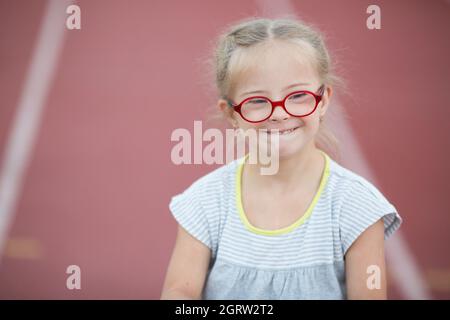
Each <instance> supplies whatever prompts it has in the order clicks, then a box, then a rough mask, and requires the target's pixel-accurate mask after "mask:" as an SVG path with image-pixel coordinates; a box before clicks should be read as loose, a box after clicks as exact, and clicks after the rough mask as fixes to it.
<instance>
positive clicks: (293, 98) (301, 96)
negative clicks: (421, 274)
mask: <svg viewBox="0 0 450 320" xmlns="http://www.w3.org/2000/svg"><path fill="white" fill-rule="evenodd" d="M305 96H306V94H304V93H296V94H293V95H292V96H290V97H289V100H298V99H302V98H304V97H305Z"/></svg>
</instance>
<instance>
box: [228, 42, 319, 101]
mask: <svg viewBox="0 0 450 320" xmlns="http://www.w3.org/2000/svg"><path fill="white" fill-rule="evenodd" d="M315 65H316V64H315V57H314V52H313V49H312V47H311V46H310V45H309V44H307V43H300V44H299V43H289V42H287V41H273V42H271V43H268V44H262V45H257V46H253V47H250V48H245V49H241V50H239V51H238V52H236V53H235V55H234V56H233V57H232V59H231V61H230V92H232V93H233V94H239V92H243V91H245V90H248V89H252V90H259V89H260V90H267V91H269V90H278V89H281V88H284V87H286V86H288V85H290V84H292V83H297V82H309V83H316V82H318V81H319V80H318V75H317V72H316V68H315Z"/></svg>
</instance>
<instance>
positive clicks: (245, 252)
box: [169, 152, 402, 300]
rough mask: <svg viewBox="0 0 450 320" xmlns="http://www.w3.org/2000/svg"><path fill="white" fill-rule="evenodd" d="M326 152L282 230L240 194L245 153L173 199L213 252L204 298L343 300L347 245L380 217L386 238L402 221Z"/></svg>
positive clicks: (177, 214)
mask: <svg viewBox="0 0 450 320" xmlns="http://www.w3.org/2000/svg"><path fill="white" fill-rule="evenodd" d="M322 154H323V155H324V157H325V159H326V165H325V170H324V172H323V174H322V178H321V182H320V186H319V189H318V191H317V193H316V195H315V197H314V199H313V201H312V202H311V204H310V205H309V207H308V209H307V211H306V212H305V214H304V215H303V216H302V217H301V218H300V219H298V220H297V221H296V222H294V223H293V224H291V225H290V226H288V227H285V228H282V229H277V230H264V229H260V228H257V227H255V226H252V225H251V223H250V222H249V221H248V219H247V217H246V215H245V212H244V210H243V207H242V202H241V191H240V190H241V189H240V188H241V174H242V167H243V162H244V158H240V159H237V160H234V161H232V162H230V163H228V164H225V165H223V166H221V167H219V168H217V169H215V170H214V171H212V172H210V173H208V174H206V175H204V176H203V177H201V178H199V179H198V180H196V181H195V182H193V183H192V184H191V185H190V186H189V187H188V188H187V189H186V190H185V191H184V192H182V193H180V194H178V195H175V196H173V197H172V199H171V201H170V204H169V208H170V211H171V213H172V215H173V216H174V218H175V219H176V221H177V222H178V223H179V224H180V225H181V226H182V227H183V228H184V229H185V230H186V231H188V232H189V233H190V234H191V235H192V236H193V237H195V238H196V239H198V240H199V241H201V242H202V243H204V244H205V245H206V246H207V247H208V248H210V250H211V262H210V266H209V270H208V274H207V278H206V282H205V287H204V290H203V299H232V300H246V299H261V300H262V299H274V300H275V299H346V296H347V295H346V286H345V263H344V256H345V253H346V251H347V250H348V248H349V247H350V246H351V244H352V243H353V242H354V241H355V240H356V239H357V238H358V236H359V235H360V234H361V233H362V232H363V231H364V230H365V229H367V228H368V227H369V226H370V225H372V224H374V223H375V222H376V221H378V220H379V219H381V218H383V220H384V227H385V239H387V238H388V237H389V236H391V235H392V234H393V233H394V232H395V231H396V230H397V229H398V228H399V227H400V224H401V223H402V218H401V217H400V215H399V214H398V212H397V210H396V208H395V207H394V205H392V204H391V203H390V202H389V201H388V200H387V199H386V198H385V197H384V196H383V195H382V193H381V192H380V191H379V190H378V189H377V188H376V187H375V186H374V185H373V184H371V183H370V182H369V181H367V180H366V179H365V178H363V177H362V176H360V175H358V174H356V173H354V172H352V171H350V170H348V169H346V168H344V167H343V166H341V165H340V164H338V163H337V162H335V161H334V160H333V159H331V158H330V157H329V156H328V155H327V154H326V153H325V152H322Z"/></svg>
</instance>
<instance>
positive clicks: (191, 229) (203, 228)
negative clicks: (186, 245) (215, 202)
mask: <svg viewBox="0 0 450 320" xmlns="http://www.w3.org/2000/svg"><path fill="white" fill-rule="evenodd" d="M194 187H195V186H194ZM169 208H170V211H171V213H172V215H173V217H174V218H175V220H176V221H177V222H178V223H179V224H180V225H181V226H182V227H183V228H184V229H185V230H186V231H187V232H188V233H189V234H191V235H192V236H193V237H194V238H196V239H197V240H199V241H201V242H202V243H203V244H205V245H206V246H207V247H208V248H210V249H211V248H212V241H211V236H210V230H209V227H208V220H207V216H206V212H205V210H204V209H203V207H202V205H201V203H200V201H199V196H198V194H197V192H196V190H195V188H193V186H191V187H190V188H188V189H186V190H185V191H184V192H183V193H181V194H178V195H175V196H173V197H172V199H171V201H170V204H169Z"/></svg>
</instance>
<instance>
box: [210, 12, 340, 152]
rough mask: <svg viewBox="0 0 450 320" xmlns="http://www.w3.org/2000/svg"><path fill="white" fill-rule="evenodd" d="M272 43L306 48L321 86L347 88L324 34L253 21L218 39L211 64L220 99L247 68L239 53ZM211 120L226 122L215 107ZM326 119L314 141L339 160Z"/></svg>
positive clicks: (294, 23)
mask: <svg viewBox="0 0 450 320" xmlns="http://www.w3.org/2000/svg"><path fill="white" fill-rule="evenodd" d="M269 40H284V41H288V42H290V43H295V44H297V45H300V46H302V48H303V49H305V50H303V52H304V53H310V54H308V55H307V57H306V58H310V59H313V65H314V67H315V69H316V71H317V75H318V77H319V79H320V80H321V83H322V84H324V85H325V86H333V88H335V87H337V86H341V87H342V88H344V87H345V83H344V81H343V80H342V79H341V78H340V77H338V76H336V75H335V74H334V70H333V68H332V64H331V59H330V55H329V53H328V50H327V48H326V46H325V43H324V41H323V37H322V35H321V34H320V32H318V31H317V30H315V29H314V28H313V27H312V26H310V25H307V24H305V23H304V22H302V21H300V20H298V19H291V18H279V19H265V18H250V19H246V20H244V21H241V22H239V23H237V24H235V25H233V26H231V27H230V28H229V30H228V31H227V32H225V33H223V34H222V35H220V37H219V38H218V43H217V44H216V47H215V52H214V55H213V61H212V65H213V70H214V76H215V83H216V88H217V90H218V94H219V95H220V97H221V98H225V97H227V96H228V95H229V94H230V90H232V88H233V83H234V81H235V78H236V77H237V76H238V74H239V72H242V69H243V68H245V66H241V65H239V59H237V58H236V56H238V55H239V54H238V53H240V52H243V51H248V49H251V48H254V47H256V46H259V45H263V44H265V43H267V42H268V41H269ZM238 65H239V66H238ZM329 110H330V109H329ZM327 114H328V112H327ZM212 118H215V119H218V118H222V119H223V118H224V114H223V113H222V112H218V110H217V108H216V112H215V116H213V117H212ZM327 118H328V117H324V119H323V121H322V122H321V123H320V127H319V132H318V134H317V136H316V139H315V142H316V145H317V147H318V148H320V149H322V150H323V151H325V152H327V153H328V154H329V155H330V156H331V157H333V158H340V154H339V142H338V140H337V138H336V137H335V136H334V134H333V133H332V132H331V130H330V129H329V128H328V126H327V121H326V120H327Z"/></svg>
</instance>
